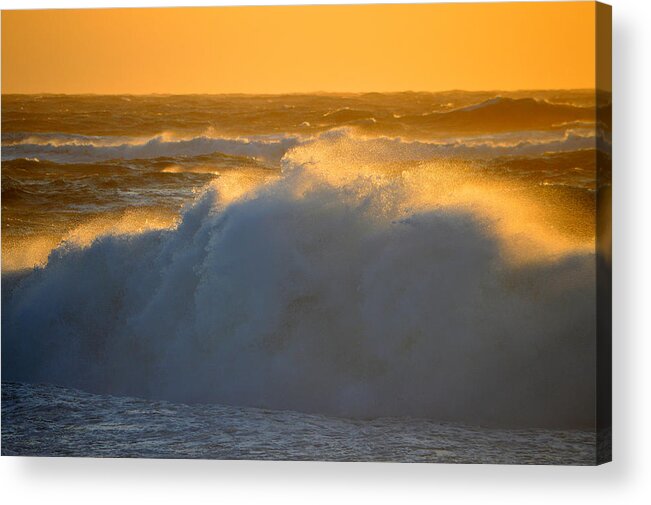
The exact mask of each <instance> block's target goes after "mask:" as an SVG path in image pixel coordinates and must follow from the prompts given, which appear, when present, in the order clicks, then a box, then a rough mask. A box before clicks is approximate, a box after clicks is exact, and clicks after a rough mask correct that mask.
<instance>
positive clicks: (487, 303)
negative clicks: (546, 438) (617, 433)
mask: <svg viewBox="0 0 651 505" xmlns="http://www.w3.org/2000/svg"><path fill="white" fill-rule="evenodd" d="M590 100H594V93H587V92H554V91H549V92H539V93H537V94H535V95H534V96H526V95H522V96H521V95H519V94H512V96H507V97H497V96H495V95H494V94H491V93H465V92H450V93H441V94H420V93H398V94H388V95H381V94H365V95H341V96H334V95H333V96H330V95H328V96H300V95H299V96H287V97H57V96H49V97H48V96H45V97H37V96H31V97H3V118H2V121H3V132H2V143H3V145H2V147H3V149H2V156H3V167H2V168H3V170H2V198H3V214H2V238H3V241H2V247H3V276H2V283H3V286H2V287H3V297H2V304H3V305H2V337H3V338H2V378H3V380H11V381H20V382H28V383H37V382H43V383H50V384H58V385H63V386H67V387H72V388H79V389H83V390H86V391H90V392H94V393H106V394H112V395H130V396H137V397H141V398H148V399H151V400H171V401H176V402H182V403H207V402H210V403H220V404H229V405H236V406H240V407H265V408H273V409H283V410H295V411H301V412H307V413H314V414H322V415H331V416H344V417H352V418H377V417H387V416H388V417H393V416H399V417H405V416H410V417H423V418H429V419H430V420H433V421H436V422H460V423H465V424H472V425H491V426H502V427H517V428H519V427H554V428H557V427H558V428H572V429H575V428H592V427H593V425H594V411H595V397H594V395H595V388H594V377H595V373H596V371H595V359H594V356H595V352H596V350H595V332H596V329H595V316H596V315H595V310H596V302H595V300H596V294H595V289H596V288H595V240H594V237H595V192H596V191H597V188H596V176H595V173H596V157H597V156H598V155H599V156H604V157H607V156H608V152H607V151H608V148H609V145H610V144H609V143H610V139H609V137H607V136H606V134H598V133H597V129H596V126H595V124H594V121H592V120H591V119H590V117H589V114H588V113H590V114H593V113H594V104H593V103H591V102H590ZM500 118H501V119H500ZM507 127H509V128H510V129H509V128H507ZM161 132H163V133H161Z"/></svg>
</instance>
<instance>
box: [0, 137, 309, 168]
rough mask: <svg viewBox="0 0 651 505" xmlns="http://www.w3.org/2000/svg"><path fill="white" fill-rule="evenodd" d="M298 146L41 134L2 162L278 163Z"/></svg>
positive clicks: (9, 149)
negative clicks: (182, 159)
mask: <svg viewBox="0 0 651 505" xmlns="http://www.w3.org/2000/svg"><path fill="white" fill-rule="evenodd" d="M297 143H298V138H296V137H291V136H287V137H285V136H271V135H269V136H259V137H256V138H251V139H249V138H216V137H212V136H209V135H200V136H196V137H190V138H176V137H175V136H173V135H169V134H167V135H166V134H161V135H158V136H155V137H152V138H148V139H137V138H128V137H127V138H125V137H92V136H84V135H70V134H41V135H31V136H28V137H25V138H22V139H20V140H17V141H13V142H12V143H8V144H6V145H3V149H2V159H3V160H12V159H18V158H36V159H47V160H50V161H54V162H59V163H90V162H99V161H108V160H114V159H124V160H133V159H147V158H160V157H177V156H201V155H206V154H212V153H222V154H227V155H235V156H248V157H251V158H257V159H262V160H266V161H269V162H272V163H277V162H278V161H279V160H280V159H281V158H282V157H283V155H284V154H285V152H287V150H288V149H290V148H291V147H293V146H294V145H296V144H297Z"/></svg>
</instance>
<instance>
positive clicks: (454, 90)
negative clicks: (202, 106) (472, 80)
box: [0, 88, 605, 96]
mask: <svg viewBox="0 0 651 505" xmlns="http://www.w3.org/2000/svg"><path fill="white" fill-rule="evenodd" d="M540 91H586V92H589V91H595V92H596V91H605V90H600V89H598V88H518V89H498V88H495V89H462V88H452V89H443V90H437V91H425V90H420V91H415V90H401V91H287V92H260V93H251V92H190V93H175V92H151V93H129V92H124V93H102V92H71V93H68V92H57V91H39V92H7V93H5V92H2V93H0V96H11V95H14V96H15V95H24V96H27V95H29V96H291V95H294V96H302V95H372V94H375V95H389V94H400V93H412V94H442V93H523V92H540Z"/></svg>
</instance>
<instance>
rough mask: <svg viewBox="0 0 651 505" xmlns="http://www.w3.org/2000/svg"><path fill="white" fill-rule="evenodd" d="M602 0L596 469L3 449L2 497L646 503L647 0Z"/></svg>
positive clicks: (650, 363)
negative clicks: (607, 244) (608, 282)
mask: <svg viewBox="0 0 651 505" xmlns="http://www.w3.org/2000/svg"><path fill="white" fill-rule="evenodd" d="M274 3H278V2H274V1H273V0H271V1H249V2H246V1H237V0H221V1H220V0H208V1H201V0H198V1H196V0H195V1H183V0H171V1H170V0H136V1H133V2H128V1H124V0H120V1H117V2H112V3H110V2H107V1H102V0H78V1H72V0H67V1H66V0H63V1H55V0H51V1H31V0H22V1H20V0H14V1H7V0H0V7H2V8H3V9H7V8H14V9H15V8H52V7H77V8H79V7H109V6H111V7H118V6H128V7H133V6H176V5H220V4H221V5H224V4H226V5H235V4H274ZM280 3H284V4H300V3H306V2H300V1H291V0H283V1H282V2H280ZM307 3H351V2H345V1H344V2H327V1H320V2H307ZM375 3H378V2H375ZM610 3H612V4H613V63H614V64H613V89H614V98H613V101H614V171H613V176H614V177H613V181H614V182H613V193H614V195H613V199H614V209H613V221H614V226H613V228H614V237H613V239H614V240H613V242H614V251H613V257H614V293H613V311H614V328H613V344H614V356H613V363H614V378H613V392H614V437H613V438H614V448H613V453H614V462H613V463H610V464H607V465H603V466H601V467H596V468H594V467H519V466H497V465H425V464H402V465H401V464H387V463H361V464H360V463H354V464H351V463H268V462H248V461H238V462H231V461H170V460H118V459H113V460H110V459H107V460H101V459H72V458H59V459H55V458H17V457H12V458H9V457H4V458H0V499H2V498H3V499H4V500H5V501H4V503H11V504H13V503H37V502H45V503H47V504H54V505H56V504H71V503H84V504H88V503H93V504H95V503H100V504H104V503H106V504H111V505H115V504H116V503H118V504H121V503H136V502H141V503H142V502H145V503H149V502H153V501H155V502H157V503H197V502H210V503H214V502H225V503H283V504H286V503H301V504H312V503H317V504H319V503H324V504H337V503H338V502H344V503H348V502H356V503H360V504H361V503H364V504H365V503H371V504H376V503H377V504H382V503H391V504H397V503H413V502H423V501H432V502H434V501H436V502H442V503H445V504H456V503H473V504H481V505H487V504H493V503H499V504H500V505H502V504H504V505H509V504H518V505H523V504H527V505H529V504H538V503H540V504H545V505H550V504H564V503H571V504H583V503H596V504H600V503H608V504H618V503H622V504H624V503H625V504H636V503H645V504H651V464H650V460H651V444H650V439H651V402H650V400H651V389H650V388H649V385H651V345H650V340H649V339H650V337H651V325H650V324H649V321H650V318H651V297H650V296H649V290H650V288H651V284H650V283H651V278H650V276H649V270H650V267H649V265H650V264H651V258H650V257H649V256H650V254H649V253H650V252H651V241H650V239H649V231H650V229H651V227H650V223H649V218H650V217H651V216H650V214H649V206H650V202H651V177H650V175H649V174H650V173H651V163H649V158H650V157H651V156H650V153H651V139H650V138H649V134H650V131H651V128H649V124H650V121H651V110H650V108H649V95H650V94H651V79H650V77H651V73H650V71H649V62H650V61H651V19H650V16H649V13H650V12H651V2H649V1H648V0H611V1H610ZM549 29H550V31H553V29H554V28H553V26H550V27H549Z"/></svg>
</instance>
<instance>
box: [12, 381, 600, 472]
mask: <svg viewBox="0 0 651 505" xmlns="http://www.w3.org/2000/svg"><path fill="white" fill-rule="evenodd" d="M2 454H3V455H12V454H18V455H23V456H27V455H36V456H86V457H89V456H90V457H141V458H204V459H205V458H211V459H212V458H214V459H262V460H326V461H394V462H422V463H425V462H430V463H432V462H437V463H501V464H515V463H518V464H561V465H570V464H571V465H590V464H594V461H595V436H594V434H593V433H590V432H583V431H576V430H568V431H560V430H495V429H486V428H473V427H466V426H461V425H459V426H455V425H453V424H440V423H436V422H433V421H430V420H425V419H410V418H378V419H370V420H357V419H343V418H335V417H326V416H318V415H308V414H302V413H298V412H292V411H278V410H265V409H255V408H243V407H229V406H223V405H194V406H191V405H183V404H178V403H170V402H152V401H146V400H141V399H137V398H127V397H115V396H104V395H93V394H88V393H83V392H80V391H76V390H72V389H66V388H61V387H57V386H48V385H28V384H20V383H12V382H3V383H2Z"/></svg>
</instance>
